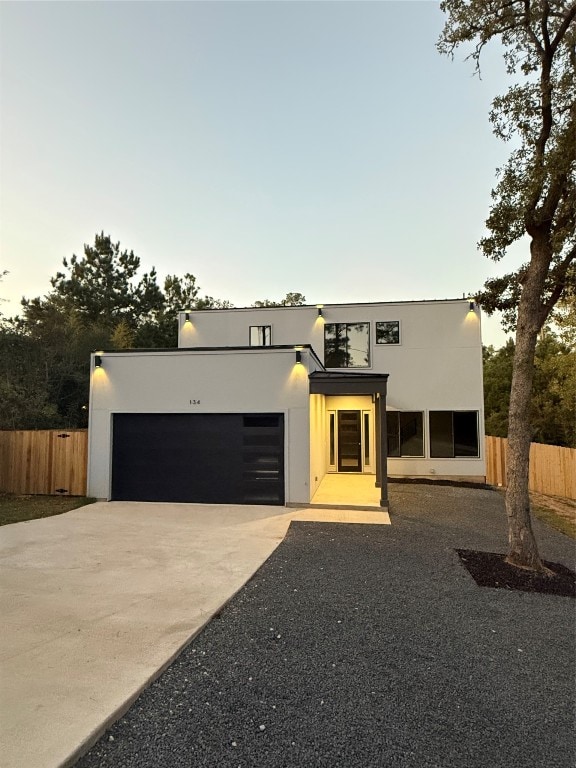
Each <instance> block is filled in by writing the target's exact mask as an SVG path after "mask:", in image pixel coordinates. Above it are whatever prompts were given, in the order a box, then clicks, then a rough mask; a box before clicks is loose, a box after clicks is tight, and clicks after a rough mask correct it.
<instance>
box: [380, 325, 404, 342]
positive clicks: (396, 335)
mask: <svg viewBox="0 0 576 768" xmlns="http://www.w3.org/2000/svg"><path fill="white" fill-rule="evenodd" d="M376 344H400V321H399V320H385V321H384V322H381V323H376Z"/></svg>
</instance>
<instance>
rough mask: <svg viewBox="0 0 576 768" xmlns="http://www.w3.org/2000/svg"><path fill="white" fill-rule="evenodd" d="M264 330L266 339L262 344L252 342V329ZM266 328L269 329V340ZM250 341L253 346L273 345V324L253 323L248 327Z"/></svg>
mask: <svg viewBox="0 0 576 768" xmlns="http://www.w3.org/2000/svg"><path fill="white" fill-rule="evenodd" d="M254 328H256V329H258V331H260V330H261V329H262V330H263V332H264V333H263V336H264V341H263V343H262V344H253V343H252V329H254ZM266 329H268V340H267V341H266ZM248 342H249V344H250V346H251V347H271V346H272V326H271V325H251V326H249V329H248Z"/></svg>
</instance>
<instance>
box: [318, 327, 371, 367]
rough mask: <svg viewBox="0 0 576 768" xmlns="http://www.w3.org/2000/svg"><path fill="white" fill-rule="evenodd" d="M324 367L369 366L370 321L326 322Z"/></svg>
mask: <svg viewBox="0 0 576 768" xmlns="http://www.w3.org/2000/svg"><path fill="white" fill-rule="evenodd" d="M324 365H325V366H326V368H369V367H370V323H326V325H325V326H324Z"/></svg>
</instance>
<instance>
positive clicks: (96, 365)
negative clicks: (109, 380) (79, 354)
mask: <svg viewBox="0 0 576 768" xmlns="http://www.w3.org/2000/svg"><path fill="white" fill-rule="evenodd" d="M101 367H102V357H101V355H94V368H101Z"/></svg>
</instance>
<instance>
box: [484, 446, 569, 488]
mask: <svg viewBox="0 0 576 768" xmlns="http://www.w3.org/2000/svg"><path fill="white" fill-rule="evenodd" d="M507 450H508V440H507V439H506V438H504V437H486V482H487V483H490V484H491V485H501V486H502V487H505V486H506V452H507ZM528 485H529V488H530V490H531V491H536V492H537V493H543V494H545V495H547V496H562V497H563V498H565V499H576V448H560V447H559V446H558V445H542V444H541V443H531V445H530V474H529V478H528Z"/></svg>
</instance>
